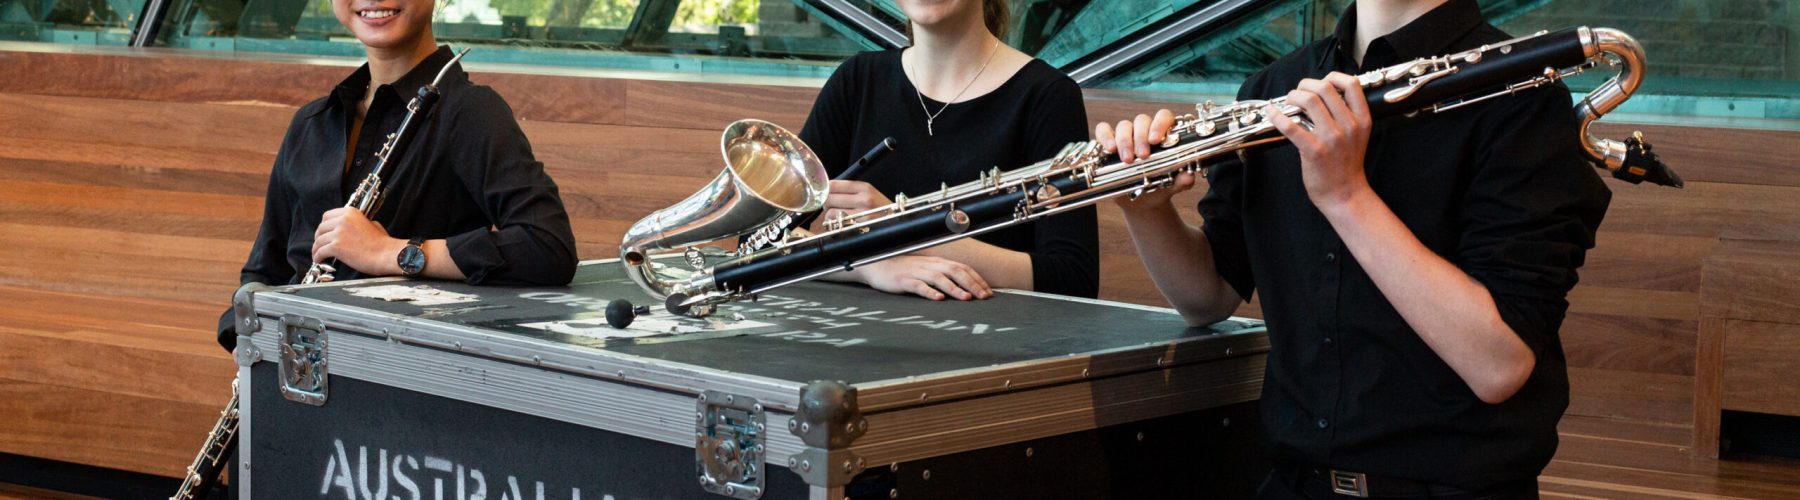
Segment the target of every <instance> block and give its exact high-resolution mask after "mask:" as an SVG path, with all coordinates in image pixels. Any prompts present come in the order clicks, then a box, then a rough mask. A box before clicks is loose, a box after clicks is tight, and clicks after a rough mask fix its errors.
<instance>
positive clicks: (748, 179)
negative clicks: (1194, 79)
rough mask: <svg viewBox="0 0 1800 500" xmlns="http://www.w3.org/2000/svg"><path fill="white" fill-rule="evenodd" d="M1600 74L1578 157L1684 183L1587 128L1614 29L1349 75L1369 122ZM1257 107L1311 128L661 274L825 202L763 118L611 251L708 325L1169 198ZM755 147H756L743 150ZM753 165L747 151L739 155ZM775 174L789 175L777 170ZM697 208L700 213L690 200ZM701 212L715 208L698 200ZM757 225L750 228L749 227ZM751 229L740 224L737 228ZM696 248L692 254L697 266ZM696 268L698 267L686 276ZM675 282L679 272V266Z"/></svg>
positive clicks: (1210, 116) (1193, 150) (1623, 40)
mask: <svg viewBox="0 0 1800 500" xmlns="http://www.w3.org/2000/svg"><path fill="white" fill-rule="evenodd" d="M1601 64H1607V65H1610V66H1612V67H1613V68H1616V69H1617V71H1618V74H1617V75H1615V76H1614V77H1613V78H1612V79H1611V80H1609V81H1607V82H1606V83H1605V84H1602V85H1601V86H1600V87H1599V88H1597V89H1595V90H1594V91H1593V92H1591V93H1589V94H1588V95H1587V96H1586V97H1583V98H1582V99H1581V100H1580V103H1579V104H1578V105H1577V106H1576V109H1575V110H1574V112H1575V113H1576V114H1577V115H1579V117H1580V124H1581V130H1580V137H1578V138H1577V139H1579V141H1580V143H1581V147H1582V150H1583V152H1584V153H1586V156H1587V158H1588V160H1589V161H1590V162H1592V163H1593V164H1594V166H1595V167H1598V168H1600V169H1603V170H1606V171H1608V172H1611V173H1612V174H1613V176H1614V177H1617V178H1620V179H1623V180H1626V181H1628V182H1632V183H1638V182H1643V181H1646V180H1648V181H1651V182H1652V183H1655V184H1661V185H1667V186H1675V187H1680V186H1681V178H1680V177H1677V176H1676V175H1675V174H1674V172H1672V171H1670V170H1669V168H1668V167H1667V166H1665V165H1663V164H1662V163H1661V161H1659V160H1658V159H1657V158H1656V155H1655V154H1654V153H1651V152H1650V147H1649V145H1648V144H1646V143H1644V142H1643V139H1642V138H1641V137H1633V138H1629V139H1626V140H1624V141H1617V140H1612V139H1604V138H1599V137H1595V136H1593V135H1591V134H1589V133H1588V125H1589V124H1590V123H1592V122H1593V121H1594V120H1596V119H1598V118H1600V116H1601V115H1603V114H1605V113H1607V112H1609V111H1611V110H1613V109H1614V108H1616V107H1618V106H1619V104H1621V103H1623V102H1625V100H1626V99H1627V98H1629V97H1630V96H1631V94H1632V93H1633V92H1635V91H1636V90H1637V88H1638V84H1639V83H1641V82H1642V81H1643V78H1644V73H1643V71H1644V52H1643V48H1642V46H1640V45H1639V44H1638V43H1637V41H1636V40H1633V39H1632V38H1631V37H1630V36H1629V35H1626V34H1625V33H1624V32H1621V31H1618V30H1613V29H1608V28H1592V29H1590V28H1587V27H1579V28H1570V29H1565V30H1562V31H1557V32H1554V33H1550V32H1539V33H1537V34H1534V35H1530V36H1525V37H1520V38H1516V39H1513V40H1508V41H1505V42H1500V43H1495V44H1488V45H1483V46H1481V47H1478V48H1474V49H1470V50H1465V51H1461V52H1457V53H1454V54H1448V55H1443V56H1438V57H1429V58H1421V59H1417V60H1413V61H1409V62H1406V63H1402V64H1397V65H1394V66H1389V67H1386V68H1381V69H1378V70H1375V71H1370V72H1367V73H1363V74H1361V75H1358V76H1357V80H1358V82H1359V83H1360V84H1361V85H1362V87H1363V88H1364V93H1365V94H1366V96H1367V98H1368V100H1369V111H1370V114H1371V115H1373V116H1374V117H1375V118H1376V119H1384V118H1387V117H1392V116H1394V115H1402V114H1407V113H1419V112H1424V113H1440V112H1446V111H1450V110H1453V109H1456V108H1459V107H1462V106H1467V105H1469V104H1472V103H1475V102H1480V101H1484V100H1487V99H1492V98H1495V97H1499V96H1504V95H1508V94H1513V93H1517V92H1520V91H1522V90H1525V89H1530V88H1534V87H1539V86H1543V85H1549V84H1552V83H1555V82H1557V81H1560V80H1562V79H1564V78H1567V77H1569V76H1572V75H1574V74H1577V73H1581V72H1583V71H1586V70H1588V69H1591V68H1594V67H1595V66H1598V65H1601ZM1267 106H1273V107H1275V108H1276V109H1277V110H1278V111H1279V112H1280V113H1282V114H1284V115H1287V116H1290V117H1295V120H1298V121H1301V122H1302V123H1303V124H1304V123H1305V117H1304V116H1303V115H1302V113H1301V110H1300V108H1299V107H1297V106H1294V105H1291V104H1288V103H1286V102H1285V99H1281V98H1277V99H1272V100H1268V101H1243V102H1237V103H1233V104H1227V105H1222V106H1216V105H1213V104H1212V103H1211V102H1207V103H1203V104H1200V105H1197V106H1195V112H1194V113H1192V114H1187V115H1184V116H1182V117H1180V118H1178V119H1177V122H1176V125H1175V127H1174V129H1173V130H1172V131H1171V133H1170V134H1169V137H1168V140H1167V141H1165V142H1163V143H1162V144H1158V145H1155V146H1154V147H1153V148H1152V153H1151V155H1150V156H1149V157H1146V158H1144V159H1143V160H1141V161H1138V162H1136V163H1131V164H1125V163H1120V162H1118V161H1117V160H1116V159H1109V158H1108V155H1106V154H1104V152H1103V151H1102V150H1101V146H1100V145H1099V144H1098V143H1097V142H1093V141H1089V142H1078V143H1074V144H1070V145H1068V146H1067V147H1065V148H1063V150H1062V151H1061V152H1060V153H1058V154H1057V155H1056V156H1055V157H1053V158H1050V159H1047V160H1044V161H1041V162H1038V163H1036V164H1033V165H1028V166H1025V167H1021V168H1018V169H1016V170H1012V171H1008V172H1002V171H1000V170H999V169H994V170H992V171H990V172H988V173H985V174H983V175H981V176H980V179H979V180H977V181H974V182H970V183H966V184H961V185H956V186H949V185H946V186H944V187H943V188H942V189H941V190H939V191H938V192H935V193H923V194H920V195H919V196H916V197H914V198H908V197H906V196H905V195H901V196H896V197H895V199H894V202H893V203H892V204H890V205H888V206H882V207H876V208H873V209H870V210H867V211H863V212H861V213H855V214H840V215H839V216H837V217H834V218H831V219H828V220H826V221H824V222H823V228H822V229H823V230H822V231H820V232H819V233H817V234H812V235H808V236H804V237H789V238H786V239H781V240H778V241H772V242H769V244H767V245H766V247H764V248H757V249H755V251H753V252H750V253H747V254H742V255H735V256H733V258H730V259H728V260H724V261H721V262H717V263H711V264H706V263H696V262H694V259H691V258H690V259H689V260H690V261H689V264H690V265H693V269H692V270H689V271H687V272H665V270H664V269H659V266H661V264H659V263H656V262H653V261H652V259H651V254H652V252H654V251H658V250H669V249H677V248H682V247H687V246H692V245H697V244H702V243H705V242H707V241H711V240H712V239H713V238H716V237H719V236H721V235H724V236H735V235H737V234H744V233H753V232H755V231H757V230H759V229H760V228H761V225H762V224H767V223H768V221H772V220H775V219H774V218H775V217H779V214H780V213H781V211H782V210H788V211H794V210H798V209H797V208H795V207H802V208H812V209H816V207H817V206H818V205H820V204H822V203H823V195H822V194H820V193H818V192H817V191H818V190H817V185H818V184H820V183H821V182H823V181H822V180H820V179H822V177H823V168H822V167H821V166H820V165H819V164H818V160H817V158H816V157H815V156H814V155H813V154H812V152H811V150H809V149H807V148H806V145H805V144H800V143H799V141H798V140H797V139H794V138H793V137H792V134H789V133H787V132H786V131H785V130H781V129H780V128H779V127H775V126H774V125H772V124H768V123H764V122H754V121H748V120H747V121H744V122H739V123H736V124H733V126H732V127H728V128H727V129H726V130H727V133H726V134H725V138H724V142H725V143H726V144H725V147H726V150H727V152H728V153H738V154H727V155H726V161H727V163H728V168H727V169H726V171H725V172H723V173H721V174H720V176H719V177H718V178H717V179H715V180H714V182H713V183H712V184H710V185H708V186H707V187H705V188H703V189H702V190H701V191H700V192H699V193H696V194H695V195H694V196H693V197H690V198H689V199H688V200H687V201H684V202H681V203H677V204H675V205H673V206H670V207H668V208H665V209H663V210H659V211H657V212H655V213H652V214H650V215H649V216H647V217H645V218H644V219H643V220H640V221H639V222H638V223H636V224H633V225H632V227H631V228H630V229H628V230H627V231H626V233H625V239H624V241H623V242H622V244H621V245H620V248H619V251H620V261H621V264H623V265H624V266H625V270H626V274H628V275H630V276H631V277H632V279H633V281H636V282H637V283H638V285H640V286H642V287H643V288H644V290H645V291H646V292H648V293H649V294H650V295H652V296H655V297H657V298H660V299H664V306H665V307H666V308H668V310H669V311H670V312H673V313H676V314H688V315H704V314H707V313H708V312H710V310H711V309H712V308H713V306H716V305H718V304H722V303H726V302H731V301H737V300H746V299H750V298H753V297H755V296H756V295H757V294H761V293H764V292H767V291H769V290H772V289H775V288H778V287H781V286H786V285H789V284H793V283H797V282H801V281H805V280H809V279H813V278H817V277H819V276H823V275H826V274H829V273H832V272H836V271H840V270H849V269H853V268H856V267H860V266H864V265H868V264H870V263H873V262H877V261H880V260H883V259H887V258H890V257H894V256H898V255H904V254H907V253H910V252H914V251H918V250H921V249H925V248H930V247H933V246H936V245H942V244H945V243H949V242H951V241H955V240H959V239H962V238H968V237H971V236H975V235H979V234H983V233H987V232H990V231H995V230H999V229H1002V228H1006V227H1011V226H1015V225H1018V224H1024V223H1029V222H1032V221H1035V220H1038V219H1041V218H1044V217H1049V216H1052V215H1056V214H1060V213H1064V212H1068V211H1070V210H1075V209H1077V208H1081V207H1085V206H1088V205H1092V204H1094V203H1098V202H1100V201H1102V200H1106V199H1110V198H1114V197H1118V196H1129V197H1132V198H1135V197H1137V196H1140V195H1142V194H1144V193H1148V192H1151V191H1156V190H1159V189H1164V188H1167V187H1169V186H1171V185H1173V183H1174V182H1175V178H1176V176H1177V175H1179V174H1182V173H1188V172H1199V171H1201V170H1202V168H1203V166H1202V161H1204V160H1209V159H1213V158H1217V157H1220V156H1222V155H1227V154H1235V153H1236V152H1238V151H1241V150H1244V149H1246V148H1251V147H1255V146H1257V145H1261V144H1268V143H1273V142H1277V141H1282V140H1284V138H1283V137H1282V136H1281V135H1280V134H1279V133H1277V132H1276V131H1275V127H1274V125H1273V124H1272V123H1271V122H1269V121H1268V119H1267V118H1266V117H1265V116H1264V115H1263V111H1262V110H1263V109H1264V108H1265V107H1267ZM746 142H752V143H755V144H748V145H747V144H745V143H746ZM752 151H754V152H756V153H757V154H749V152H752ZM775 166H780V167H781V168H783V169H785V170H776V168H775ZM696 200H698V201H696ZM707 201H713V202H712V203H707ZM759 216H761V217H767V218H757V217H759ZM745 221H750V222H749V224H748V225H736V226H734V224H743V223H744V222H745ZM693 254H694V252H690V255H693ZM694 264H705V265H694ZM675 271H682V270H675Z"/></svg>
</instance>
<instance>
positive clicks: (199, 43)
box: [0, 0, 1800, 128]
mask: <svg viewBox="0 0 1800 500" xmlns="http://www.w3.org/2000/svg"><path fill="white" fill-rule="evenodd" d="M969 1H984V0H969ZM145 3H146V1H145V0H0V39H8V40H27V41H40V42H52V43H65V44H105V45H124V44H126V43H128V40H129V38H130V35H131V30H132V28H133V26H134V25H135V24H136V22H137V18H138V17H139V16H140V13H141V12H142V10H143V8H144V4H145ZM168 3H169V4H170V7H169V13H168V15H167V18H166V21H165V23H164V24H163V25H162V26H163V28H162V30H161V37H160V39H159V40H158V43H157V45H162V46H171V47H179V48H189V49H197V50H218V51H236V52H246V53H298V54H311V55H339V56H347V57H359V56H361V55H362V50H361V47H360V46H359V45H358V44H357V43H356V41H355V40H354V39H352V38H351V37H350V36H349V33H348V32H347V31H346V30H345V29H344V28H343V26H341V25H340V24H339V23H338V21H337V19H336V17H335V16H334V15H333V14H332V13H331V2H330V0H169V2H168ZM1479 3H1480V4H1481V8H1482V12H1483V14H1484V15H1485V16H1486V17H1487V18H1488V19H1489V20H1490V21H1491V22H1493V23H1495V24H1497V25H1499V26H1500V27H1501V28H1502V29H1505V30H1507V31H1508V32H1511V33H1514V34H1526V33H1532V32H1535V31H1538V30H1545V29H1558V28H1564V27H1569V26H1576V25H1587V26H1605V27H1613V28H1618V29H1621V30H1624V31H1626V32H1628V33H1630V34H1632V35H1633V36H1635V37H1636V38H1637V39H1638V40H1639V41H1641V42H1642V43H1643V45H1644V47H1645V49H1646V52H1647V53H1648V60H1649V67H1648V78H1647V80H1646V81H1645V84H1644V88H1643V89H1642V90H1641V91H1640V92H1639V93H1638V96H1637V97H1634V98H1633V99H1632V100H1631V101H1630V102H1627V103H1626V104H1625V106H1624V107H1622V108H1621V109H1620V112H1624V113H1632V114H1635V115H1640V116H1646V117H1651V119H1661V120H1673V119H1675V118H1680V117H1703V118H1707V119H1722V120H1723V121H1719V120H1714V121H1711V122H1706V124H1715V125H1748V126H1763V125H1768V124H1767V123H1763V122H1759V121H1757V120H1770V119H1780V120H1796V119H1800V104H1797V103H1800V99H1796V96H1800V34H1797V33H1796V32H1795V31H1796V27H1800V6H1795V5H1792V4H1793V2H1789V1H1785V0H1579V1H1578V0H1480V2H1479ZM1349 4H1350V1H1349V0H1010V1H1008V2H1007V5H1009V6H1010V9H1009V10H1010V13H1011V16H1010V19H1009V21H1008V22H1007V23H1006V28H1007V32H1006V35H1005V37H1004V38H1005V40H1006V41H1007V43H1009V44H1011V45H1012V46H1014V47H1017V48H1019V49H1021V50H1023V51H1025V52H1026V53H1029V54H1033V55H1036V56H1037V57H1038V58H1040V59H1043V60H1044V61H1046V62H1048V63H1050V64H1052V65H1055V66H1057V67H1060V68H1063V69H1064V70H1065V71H1069V72H1071V74H1073V75H1075V76H1076V77H1077V78H1078V79H1079V81H1081V82H1082V84H1083V85H1084V86H1086V87H1089V88H1104V89H1124V90H1135V91H1148V92H1157V93H1168V94H1170V97H1168V98H1170V99H1177V100H1179V99H1189V98H1191V99H1194V100H1203V99H1206V98H1213V99H1220V98H1228V97H1229V96H1230V95H1232V94H1235V93H1236V89H1237V87H1238V85H1239V84H1240V83H1241V82H1242V81H1243V79H1244V78H1245V77H1247V76H1249V75H1250V74H1251V73H1254V72H1255V71H1257V70H1259V69H1261V68H1263V67H1265V66H1267V65H1268V64H1269V63H1271V62H1273V61H1274V60H1275V59H1276V58H1278V57H1280V56H1281V55H1283V54H1286V53H1288V52H1290V51H1292V50H1295V49H1297V48H1299V47H1300V46H1302V45H1304V44H1307V43H1311V42H1314V41H1317V40H1319V39H1321V38H1323V37H1325V36H1328V35H1330V33H1331V31H1332V29H1333V28H1334V27H1335V25H1336V22H1337V18H1338V16H1339V14H1340V13H1341V12H1342V11H1343V9H1344V8H1345V7H1346V6H1348V5H1349ZM846 11H848V12H851V13H853V14H855V15H854V16H850V17H856V16H861V19H862V21H860V22H858V21H855V20H847V18H846V16H845V15H843V13H844V12H846ZM434 14H435V18H434V19H435V24H434V32H435V33H436V34H437V36H438V38H439V39H440V40H442V41H445V42H449V43H455V44H461V45H473V46H477V47H480V49H479V50H476V51H475V52H472V53H470V55H469V58H470V60H472V61H479V62H504V63H514V64H525V65H537V66H551V67H557V66H561V67H584V68H612V69H626V70H640V71H656V72H680V73H707V74H716V75H720V76H723V77H727V78H728V77H730V76H733V75H758V76H795V77H805V78H823V77H825V76H828V75H829V74H830V72H831V71H832V70H833V69H834V68H835V67H836V65H837V63H838V62H840V61H842V60H843V59H844V58H846V57H849V56H850V55H851V54H854V53H856V52H858V51H863V50H878V49H882V48H886V47H888V46H891V45H893V44H904V43H906V42H905V39H904V37H903V36H902V35H900V34H899V33H900V32H901V30H903V29H904V28H905V22H904V21H903V20H904V19H905V16H904V14H903V13H902V12H901V9H900V7H899V6H898V4H897V3H896V1H895V0H443V1H439V2H437V3H436V5H435V12H434ZM1201 18H1204V19H1208V20H1209V21H1208V22H1206V23H1204V24H1193V25H1189V24H1183V23H1184V22H1186V21H1188V20H1193V19H1201ZM1183 26H1186V27H1187V28H1188V29H1191V31H1188V32H1182V34H1181V35H1180V36H1177V37H1174V38H1173V39H1172V40H1173V42H1172V43H1170V44H1166V45H1163V46H1160V47H1158V48H1156V49H1155V50H1153V51H1144V52H1143V53H1141V54H1139V55H1138V56H1134V57H1131V58H1129V62H1128V63H1125V64H1122V65H1120V66H1118V67H1115V68H1110V69H1106V70H1104V71H1093V72H1089V73H1082V72H1081V71H1080V70H1081V69H1082V68H1083V67H1084V66H1088V65H1090V64H1091V63H1093V62H1094V61H1095V60H1097V59H1104V58H1105V57H1109V56H1115V55H1117V54H1119V53H1122V52H1128V50H1129V48H1130V47H1131V46H1132V45H1134V44H1137V43H1139V42H1141V41H1144V40H1149V39H1153V38H1155V37H1156V36H1157V35H1158V34H1159V33H1165V34H1166V33H1167V32H1169V31H1170V30H1173V29H1176V28H1180V27H1183ZM1177 31H1179V30H1177ZM1605 76H1607V75H1606V74H1605V72H1603V71H1596V72H1590V73H1589V74H1586V75H1582V76H1579V77H1577V78H1574V79H1571V80H1570V81H1569V82H1568V83H1569V86H1570V87H1571V88H1572V89H1573V90H1575V91H1576V92H1586V91H1587V90H1590V89H1592V88H1593V87H1594V86H1595V85H1597V84H1598V82H1600V81H1601V80H1602V79H1603V78H1604V77H1605ZM1771 126H1780V127H1785V128H1792V125H1781V124H1777V125H1771Z"/></svg>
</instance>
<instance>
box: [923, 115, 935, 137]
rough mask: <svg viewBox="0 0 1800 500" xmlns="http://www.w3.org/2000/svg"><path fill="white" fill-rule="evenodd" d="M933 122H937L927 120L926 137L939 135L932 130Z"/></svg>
mask: <svg viewBox="0 0 1800 500" xmlns="http://www.w3.org/2000/svg"><path fill="white" fill-rule="evenodd" d="M933 121H935V120H932V119H930V118H926V119H925V135H928V136H935V135H937V133H936V132H932V130H931V122H933Z"/></svg>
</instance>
